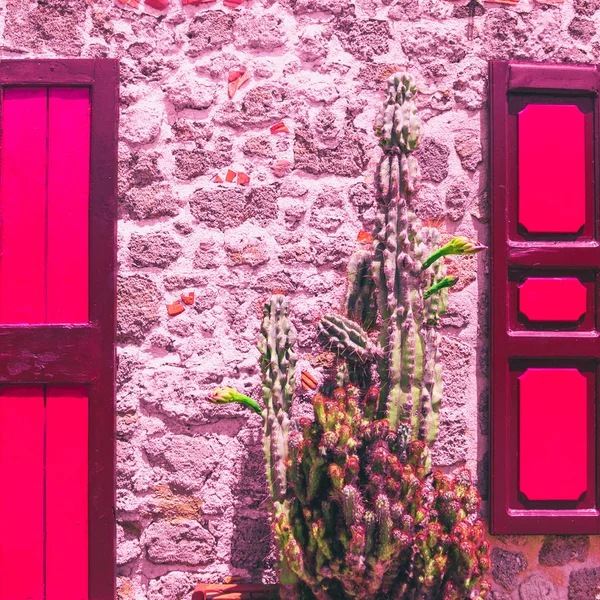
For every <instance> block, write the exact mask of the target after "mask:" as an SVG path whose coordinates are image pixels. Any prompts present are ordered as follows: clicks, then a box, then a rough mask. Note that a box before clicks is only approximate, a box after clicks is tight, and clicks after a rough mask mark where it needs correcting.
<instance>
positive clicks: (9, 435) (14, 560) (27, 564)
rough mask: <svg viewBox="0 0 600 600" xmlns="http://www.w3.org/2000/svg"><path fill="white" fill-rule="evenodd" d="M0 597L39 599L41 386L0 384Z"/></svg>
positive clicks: (41, 582)
mask: <svg viewBox="0 0 600 600" xmlns="http://www.w3.org/2000/svg"><path fill="white" fill-rule="evenodd" d="M0 482H2V489H1V492H0V600H20V599H23V600H24V599H27V600H44V388H43V386H3V387H1V388H0Z"/></svg>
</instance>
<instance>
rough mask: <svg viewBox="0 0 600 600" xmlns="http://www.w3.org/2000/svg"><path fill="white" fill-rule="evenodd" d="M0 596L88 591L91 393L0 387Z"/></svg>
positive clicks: (74, 599)
mask: <svg viewBox="0 0 600 600" xmlns="http://www.w3.org/2000/svg"><path fill="white" fill-rule="evenodd" d="M0 481H2V494H0V575H1V576H0V600H87V598H88V394H87V388H86V387H84V386H68V387H67V386H64V387H59V386H42V385H29V386H12V385H11V386H2V387H1V388H0Z"/></svg>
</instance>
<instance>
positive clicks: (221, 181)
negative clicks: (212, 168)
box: [213, 173, 223, 183]
mask: <svg viewBox="0 0 600 600" xmlns="http://www.w3.org/2000/svg"><path fill="white" fill-rule="evenodd" d="M213 183H223V180H222V179H221V177H220V176H219V174H218V173H217V174H216V175H215V176H214V177H213Z"/></svg>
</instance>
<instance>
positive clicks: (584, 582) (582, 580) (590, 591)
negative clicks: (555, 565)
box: [569, 568, 600, 600]
mask: <svg viewBox="0 0 600 600" xmlns="http://www.w3.org/2000/svg"><path fill="white" fill-rule="evenodd" d="M599 590H600V568H596V569H591V568H588V569H578V570H576V571H571V575H570V576H569V600H593V599H595V598H596V596H597V594H598V591H599Z"/></svg>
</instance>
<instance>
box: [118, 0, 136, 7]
mask: <svg viewBox="0 0 600 600" xmlns="http://www.w3.org/2000/svg"><path fill="white" fill-rule="evenodd" d="M119 2H120V3H121V4H125V5H127V6H131V8H138V7H139V5H140V3H139V1H138V0H119Z"/></svg>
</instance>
